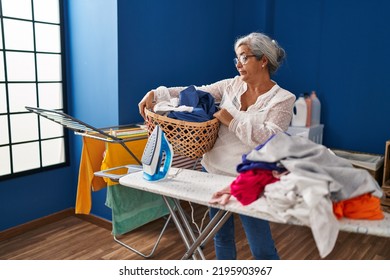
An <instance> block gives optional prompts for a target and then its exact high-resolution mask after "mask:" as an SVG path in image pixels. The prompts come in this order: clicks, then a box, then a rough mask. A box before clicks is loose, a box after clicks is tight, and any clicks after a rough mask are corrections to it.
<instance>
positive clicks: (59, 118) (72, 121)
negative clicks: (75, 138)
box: [25, 106, 171, 258]
mask: <svg viewBox="0 0 390 280" xmlns="http://www.w3.org/2000/svg"><path fill="white" fill-rule="evenodd" d="M25 108H26V109H27V110H28V111H30V112H32V113H36V114H38V115H39V116H41V117H44V118H46V119H49V120H51V121H53V122H55V123H58V124H60V125H62V126H63V127H65V128H68V129H70V130H73V131H74V133H75V134H76V135H81V136H85V137H90V138H94V139H97V140H102V141H105V142H111V143H118V144H120V145H121V146H122V147H123V148H124V149H125V150H126V151H127V152H128V153H129V154H130V155H131V156H132V158H133V159H134V160H135V161H136V162H137V163H138V164H139V165H140V166H142V162H141V161H140V160H139V159H138V158H137V156H135V155H134V153H133V152H132V151H131V150H130V149H129V148H128V147H127V146H126V142H130V141H136V140H142V139H147V138H148V136H147V135H141V136H132V137H124V138H121V137H118V136H115V135H113V134H112V133H111V132H112V130H113V129H118V128H119V129H126V128H136V127H137V126H136V125H124V126H114V127H105V128H96V127H93V126H92V125H89V124H87V123H85V122H83V121H81V120H79V119H76V118H74V117H72V116H70V115H67V114H65V113H63V112H61V111H59V110H49V109H42V108H37V107H29V106H26V107H25ZM114 169H115V168H114ZM110 170H111V169H110ZM106 171H108V170H106ZM96 173H99V174H96ZM96 173H95V175H98V176H105V177H108V178H110V179H111V180H113V181H119V178H117V177H110V176H109V175H108V174H107V173H102V172H96ZM102 174H103V175H102ZM170 219H171V215H169V216H168V218H167V219H166V222H165V223H164V226H163V228H162V230H161V232H160V234H159V236H158V238H157V240H156V242H155V245H154V246H153V248H152V250H151V251H150V253H147V254H144V253H142V252H140V251H138V250H136V249H134V248H133V247H131V246H129V245H127V244H125V243H124V242H122V241H120V240H118V239H117V237H116V236H115V235H114V240H115V241H116V242H117V243H119V244H120V245H122V246H124V247H125V248H127V249H128V250H131V251H132V252H134V253H136V254H138V255H140V256H142V257H144V258H149V257H151V256H152V255H153V254H154V252H155V250H156V248H157V246H158V244H159V243H160V240H161V237H162V235H163V233H164V232H165V229H166V227H167V225H168V223H169V221H170Z"/></svg>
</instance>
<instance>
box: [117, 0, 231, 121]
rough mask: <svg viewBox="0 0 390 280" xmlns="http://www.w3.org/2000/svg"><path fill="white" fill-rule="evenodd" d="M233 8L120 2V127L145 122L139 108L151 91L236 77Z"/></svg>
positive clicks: (173, 1) (222, 0)
mask: <svg viewBox="0 0 390 280" xmlns="http://www.w3.org/2000/svg"><path fill="white" fill-rule="evenodd" d="M221 7H223V9H221ZM233 8H234V1H233V0H228V1H226V0H218V1H209V0H198V1H181V0H166V1H152V0H147V1H126V0H119V1H118V33H119V34H120V36H119V38H118V39H119V44H118V45H119V46H118V47H119V58H120V59H119V100H120V102H119V112H120V122H121V123H129V122H134V121H141V120H142V118H141V116H140V115H139V113H138V106H137V104H138V102H139V101H140V100H141V98H142V97H143V96H144V95H145V93H146V92H148V91H149V90H151V89H153V88H156V87H158V86H160V85H165V86H179V85H182V86H186V85H191V84H196V85H201V84H207V83H212V82H215V81H217V80H220V79H223V78H226V77H231V76H232V75H233V74H234V71H235V68H234V65H233V62H232V59H233V57H234V50H233V41H232V37H233V28H234V26H233V20H232V19H233V18H234V16H233V15H234V9H233Z"/></svg>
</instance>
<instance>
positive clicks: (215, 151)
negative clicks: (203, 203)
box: [154, 76, 295, 176]
mask: <svg viewBox="0 0 390 280" xmlns="http://www.w3.org/2000/svg"><path fill="white" fill-rule="evenodd" d="M185 88H186V87H170V88H166V87H159V88H157V89H155V90H154V96H155V100H156V102H159V101H162V100H166V98H167V94H168V93H169V96H170V97H178V96H179V93H180V91H182V90H183V89H185ZM196 89H197V90H202V91H205V92H209V93H210V94H211V95H212V96H213V97H214V98H215V100H216V102H220V108H225V109H227V110H228V111H229V113H230V114H231V115H232V116H233V120H232V121H231V122H230V125H229V127H226V126H225V125H221V127H220V129H219V132H218V137H217V140H216V142H215V145H214V147H213V148H212V149H211V150H210V151H209V152H207V153H206V154H205V155H204V156H203V159H202V165H203V166H204V167H205V169H206V170H207V171H208V172H210V173H216V174H224V175H231V176H236V175H237V171H236V166H237V165H238V164H239V163H241V160H242V155H243V154H246V153H248V152H250V151H251V150H252V149H253V148H255V147H256V146H258V145H259V144H261V143H263V142H264V141H265V140H267V139H268V138H269V137H270V136H271V135H273V134H275V133H277V132H281V131H286V130H287V128H288V126H289V124H290V122H291V118H292V110H293V106H294V102H295V95H294V94H292V93H291V92H289V91H287V90H285V89H282V88H281V87H280V86H278V85H277V84H275V85H274V86H273V87H272V88H271V89H270V90H269V91H268V92H266V93H264V94H262V95H260V96H259V97H258V98H257V100H256V102H255V103H254V104H253V105H251V106H249V107H248V109H247V110H246V111H240V108H241V95H242V94H243V93H245V92H246V90H247V84H246V83H245V82H243V81H242V80H241V77H240V76H236V77H234V78H232V79H226V80H222V81H219V82H216V83H213V84H210V85H204V86H200V87H196Z"/></svg>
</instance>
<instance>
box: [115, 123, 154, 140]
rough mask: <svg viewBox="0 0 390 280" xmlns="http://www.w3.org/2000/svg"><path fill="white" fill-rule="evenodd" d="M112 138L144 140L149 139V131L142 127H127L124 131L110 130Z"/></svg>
mask: <svg viewBox="0 0 390 280" xmlns="http://www.w3.org/2000/svg"><path fill="white" fill-rule="evenodd" d="M110 134H111V135H112V136H115V137H118V138H126V139H128V138H142V137H148V131H147V130H146V128H144V127H142V126H134V127H126V128H122V129H116V130H110Z"/></svg>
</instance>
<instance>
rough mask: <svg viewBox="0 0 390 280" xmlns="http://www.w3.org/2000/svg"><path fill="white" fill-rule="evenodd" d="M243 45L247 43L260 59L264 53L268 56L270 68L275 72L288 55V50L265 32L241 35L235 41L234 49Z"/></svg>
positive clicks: (271, 71)
mask: <svg viewBox="0 0 390 280" xmlns="http://www.w3.org/2000/svg"><path fill="white" fill-rule="evenodd" d="M241 45H246V46H248V47H249V49H250V50H251V51H252V52H253V54H254V55H256V57H257V59H260V58H261V57H262V56H263V55H265V56H266V57H267V58H268V61H269V63H268V69H269V72H270V74H274V73H275V72H276V70H278V68H279V66H280V65H281V64H282V62H283V59H284V58H285V57H286V52H285V51H284V49H283V48H282V47H280V46H279V44H278V43H277V42H276V41H275V40H272V39H271V38H270V37H268V36H267V35H265V34H263V33H255V32H254V33H250V34H249V35H246V36H243V37H240V38H238V39H237V40H236V42H235V43H234V50H237V48H238V47H239V46H241Z"/></svg>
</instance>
